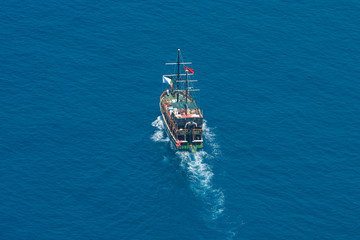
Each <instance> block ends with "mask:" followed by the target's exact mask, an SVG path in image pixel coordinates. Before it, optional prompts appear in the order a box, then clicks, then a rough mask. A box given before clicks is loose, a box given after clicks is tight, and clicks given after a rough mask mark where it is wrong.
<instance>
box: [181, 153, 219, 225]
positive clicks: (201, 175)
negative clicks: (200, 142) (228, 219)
mask: <svg viewBox="0 0 360 240" xmlns="http://www.w3.org/2000/svg"><path fill="white" fill-rule="evenodd" d="M176 154H177V155H178V156H179V157H180V159H181V163H180V165H181V167H182V168H183V169H184V170H185V171H186V172H187V176H188V179H189V181H190V187H191V189H192V190H193V191H194V193H195V195H196V196H198V197H199V198H200V199H201V200H202V201H203V202H204V204H205V207H206V209H207V210H209V211H210V212H211V215H212V219H216V218H218V217H219V216H220V215H221V213H222V212H223V211H224V202H225V197H224V194H223V192H222V191H221V189H218V188H215V187H214V186H213V184H212V178H213V176H214V173H213V172H212V169H211V167H210V165H209V164H207V163H205V160H206V159H208V158H210V157H212V156H210V155H209V154H208V153H206V152H205V151H199V152H197V153H195V154H191V155H190V153H188V152H180V151H178V152H177V153H176Z"/></svg>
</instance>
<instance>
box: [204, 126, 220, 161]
mask: <svg viewBox="0 0 360 240" xmlns="http://www.w3.org/2000/svg"><path fill="white" fill-rule="evenodd" d="M203 136H204V138H205V140H206V144H207V145H209V146H210V148H209V149H211V153H212V154H214V155H215V156H218V155H219V154H220V148H219V145H218V144H217V143H216V141H215V133H214V132H213V131H212V128H210V127H208V126H207V121H206V120H205V119H204V122H203Z"/></svg>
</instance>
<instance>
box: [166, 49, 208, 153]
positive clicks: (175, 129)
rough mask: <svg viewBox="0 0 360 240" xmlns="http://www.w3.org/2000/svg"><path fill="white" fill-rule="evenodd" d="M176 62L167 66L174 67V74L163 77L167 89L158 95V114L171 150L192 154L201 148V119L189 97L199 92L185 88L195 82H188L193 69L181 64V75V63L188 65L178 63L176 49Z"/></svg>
mask: <svg viewBox="0 0 360 240" xmlns="http://www.w3.org/2000/svg"><path fill="white" fill-rule="evenodd" d="M177 59H178V60H177V62H176V63H167V65H177V73H176V74H170V75H164V76H163V83H167V84H169V87H170V88H169V89H167V90H166V91H164V92H163V93H162V94H161V96H160V112H161V116H162V119H163V122H164V126H165V129H166V132H167V134H168V136H169V138H170V140H171V141H172V142H173V144H174V145H175V147H176V148H177V149H178V150H190V151H191V152H196V150H197V149H201V148H203V116H202V113H201V111H200V109H199V107H198V106H197V104H196V102H195V100H194V99H193V98H192V96H191V95H190V92H193V91H199V90H198V89H193V88H192V87H189V83H192V82H196V81H197V80H189V79H188V77H189V75H193V74H194V70H193V69H191V68H188V67H186V66H185V65H184V71H185V74H182V73H180V65H181V64H191V63H184V62H180V49H179V50H178V58H177ZM182 76H186V79H185V80H183V79H181V77H182ZM175 83H176V88H175ZM180 84H181V85H180Z"/></svg>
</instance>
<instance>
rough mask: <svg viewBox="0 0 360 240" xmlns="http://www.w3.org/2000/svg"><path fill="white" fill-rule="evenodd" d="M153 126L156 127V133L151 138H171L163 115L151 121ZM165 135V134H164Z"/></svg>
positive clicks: (154, 139)
mask: <svg viewBox="0 0 360 240" xmlns="http://www.w3.org/2000/svg"><path fill="white" fill-rule="evenodd" d="M151 126H153V127H156V128H157V129H156V130H155V132H154V134H153V135H152V136H151V139H152V140H153V141H154V142H168V141H170V139H169V138H168V137H167V136H166V133H165V132H164V131H165V126H164V122H163V121H162V119H161V116H158V117H157V118H156V120H155V121H153V122H152V123H151ZM164 135H165V136H164Z"/></svg>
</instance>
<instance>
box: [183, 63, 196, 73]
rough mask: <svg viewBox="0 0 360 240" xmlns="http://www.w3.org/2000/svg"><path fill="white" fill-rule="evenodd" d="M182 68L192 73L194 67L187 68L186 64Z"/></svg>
mask: <svg viewBox="0 0 360 240" xmlns="http://www.w3.org/2000/svg"><path fill="white" fill-rule="evenodd" d="M184 69H185V71H186V70H188V71H189V73H194V69H191V68H188V67H187V66H185V65H184Z"/></svg>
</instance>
